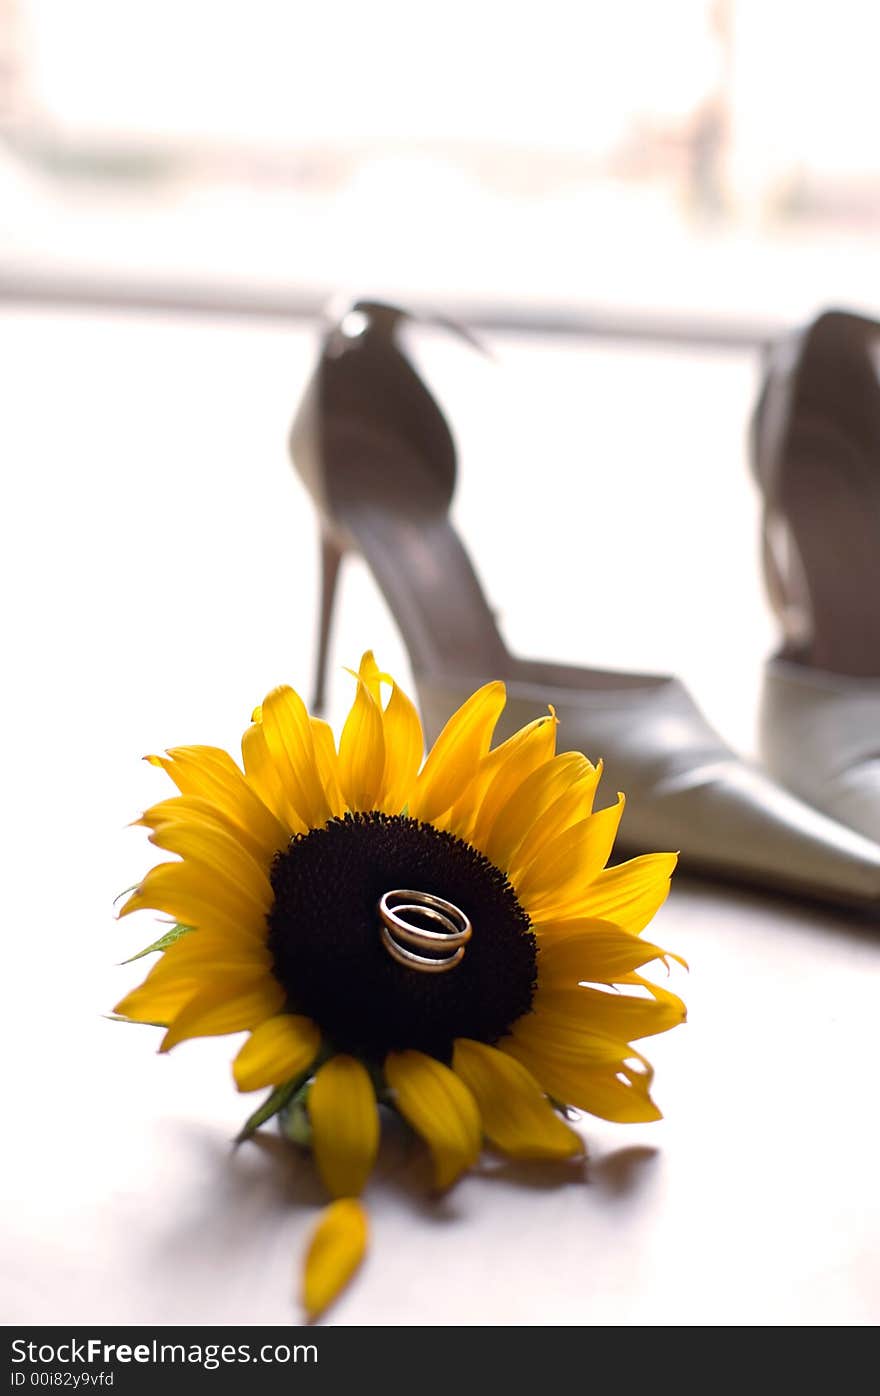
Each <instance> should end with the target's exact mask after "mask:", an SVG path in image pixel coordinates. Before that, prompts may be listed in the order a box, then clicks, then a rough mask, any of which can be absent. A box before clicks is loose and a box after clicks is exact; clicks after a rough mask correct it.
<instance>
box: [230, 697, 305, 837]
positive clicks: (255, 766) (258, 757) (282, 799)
mask: <svg viewBox="0 0 880 1396" xmlns="http://www.w3.org/2000/svg"><path fill="white" fill-rule="evenodd" d="M241 757H242V761H243V762H244V769H245V775H246V776H247V778H248V781H249V783H250V784H251V785H252V786H253V787H254V789H255V790H256V792H257V794H258V795H259V797H260V799H261V800H262V801H263V804H264V805H265V806H266V807H267V809H270V810H271V811H272V813H273V814H274V815H275V817H276V819H277V820H278V823H279V824H280V825H281V826H282V827H283V828H284V830H285V833H286V837H287V838H289V837H290V835H291V834H302V833H305V831H306V823H305V820H304V819H301V818H300V816H299V815H298V814H297V812H296V810H295V809H294V807H293V801H292V800H291V798H290V795H289V792H288V791H287V790H286V789H285V788H284V786H283V784H282V782H281V774H280V772H279V770H278V767H277V766H276V764H275V762H274V761H273V760H272V757H271V755H270V752H269V747H268V745H267V742H266V734H265V732H264V731H263V728H262V726H261V724H260V723H259V722H255V723H253V725H252V726H250V727H249V728H248V729H247V731H246V732H245V734H244V736H243V737H242V739H241ZM283 846H284V845H283V844H279V847H283Z"/></svg>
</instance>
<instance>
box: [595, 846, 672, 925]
mask: <svg viewBox="0 0 880 1396" xmlns="http://www.w3.org/2000/svg"><path fill="white" fill-rule="evenodd" d="M676 862H677V854H675V853H646V854H643V856H642V857H641V858H632V859H630V861H629V862H627V863H618V864H617V865H616V866H615V867H613V868H605V869H604V871H603V872H600V874H599V876H598V877H597V878H596V879H595V881H593V882H591V883H590V885H589V887H587V888H585V890H584V895H583V897H582V898H581V899H580V901H579V902H578V904H577V907H576V908H575V913H576V915H578V916H589V917H599V919H600V920H602V921H614V922H615V924H616V925H618V926H620V927H621V928H622V929H623V930H625V931H630V932H631V933H632V934H633V935H639V934H640V933H641V932H642V931H643V930H644V929H645V927H646V926H647V925H648V923H649V922H650V921H651V919H652V917H653V916H655V915H656V913H657V912H658V911H659V910H660V907H661V906H662V905H663V903H664V902H665V900H666V898H667V897H668V895H669V879H670V878H671V876H672V873H673V871H674V869H675V864H676Z"/></svg>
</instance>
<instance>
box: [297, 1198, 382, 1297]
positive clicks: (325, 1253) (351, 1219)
mask: <svg viewBox="0 0 880 1396" xmlns="http://www.w3.org/2000/svg"><path fill="white" fill-rule="evenodd" d="M367 1239H368V1226H367V1214H366V1211H365V1210H364V1208H363V1207H362V1206H361V1204H360V1202H358V1201H357V1199H356V1198H354V1197H343V1198H340V1199H339V1200H338V1201H337V1202H331V1204H330V1206H329V1207H326V1208H325V1209H324V1211H323V1212H322V1213H321V1217H320V1220H319V1222H318V1225H317V1227H316V1228H315V1230H314V1232H313V1233H312V1237H311V1240H310V1242H309V1248H308V1252H307V1254H306V1264H305V1275H304V1279H303V1297H302V1302H303V1307H304V1308H305V1311H306V1317H307V1319H308V1320H309V1322H310V1323H311V1322H312V1321H313V1320H314V1319H316V1318H319V1317H320V1316H321V1314H322V1313H323V1312H324V1310H325V1309H326V1308H327V1307H328V1305H330V1304H332V1302H333V1300H334V1299H335V1298H336V1296H337V1295H338V1294H339V1293H340V1291H341V1290H342V1289H344V1288H345V1286H346V1285H347V1284H348V1282H349V1280H350V1279H351V1277H352V1275H353V1274H354V1273H355V1271H356V1270H357V1268H358V1266H359V1265H360V1263H361V1261H362V1260H363V1258H364V1253H365V1251H366V1249H367Z"/></svg>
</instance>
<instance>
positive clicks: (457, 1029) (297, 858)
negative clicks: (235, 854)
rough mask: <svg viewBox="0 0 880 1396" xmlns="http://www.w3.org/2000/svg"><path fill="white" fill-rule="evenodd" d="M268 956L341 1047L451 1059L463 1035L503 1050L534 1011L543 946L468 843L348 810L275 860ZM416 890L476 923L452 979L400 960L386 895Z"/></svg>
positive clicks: (293, 997) (413, 823) (294, 1002)
mask: <svg viewBox="0 0 880 1396" xmlns="http://www.w3.org/2000/svg"><path fill="white" fill-rule="evenodd" d="M271 878H272V888H273V890H274V893H275V901H274V904H273V906H272V909H271V911H270V912H269V916H268V923H269V939H268V943H269V949H270V950H271V952H272V957H273V961H274V964H273V969H274V973H275V976H276V978H277V979H278V980H279V982H280V983H281V984H282V985H283V987H284V989H285V991H286V993H287V999H288V1007H289V1008H290V1010H291V1011H293V1012H295V1013H305V1014H307V1015H308V1017H310V1018H312V1019H313V1020H314V1021H315V1022H316V1023H317V1024H318V1026H319V1027H320V1028H322V1029H323V1031H324V1032H325V1034H326V1035H327V1037H328V1038H329V1039H330V1040H331V1042H332V1043H333V1044H334V1046H336V1047H337V1048H339V1049H341V1050H343V1051H349V1052H357V1053H362V1054H365V1055H367V1056H375V1057H381V1056H383V1055H384V1053H385V1052H387V1051H389V1050H394V1049H403V1048H407V1047H415V1048H418V1049H420V1050H421V1051H425V1052H430V1053H432V1054H433V1055H435V1056H438V1057H442V1058H445V1057H448V1056H449V1054H450V1053H451V1050H452V1042H453V1040H454V1039H455V1038H456V1037H472V1038H476V1039H477V1041H479V1042H490V1043H491V1042H497V1040H498V1038H500V1037H503V1036H504V1034H505V1033H506V1032H507V1031H508V1030H509V1028H510V1027H511V1026H512V1024H513V1023H514V1022H515V1021H516V1019H517V1018H519V1017H520V1016H521V1015H522V1014H523V1013H526V1012H528V1010H529V1008H530V1006H531V1002H532V995H533V993H534V989H535V983H536V942H535V937H534V935H533V933H532V930H531V925H530V922H529V918H528V916H527V915H526V913H525V912H524V911H523V909H522V907H521V906H520V904H519V902H518V901H517V899H516V895H515V893H514V891H513V888H512V887H511V885H510V883H509V882H508V880H507V878H506V877H505V876H504V874H503V873H502V872H500V871H499V870H498V868H496V867H494V866H493V864H492V863H490V862H489V860H488V859H487V858H485V857H484V856H483V854H482V853H478V852H477V850H476V849H475V848H472V847H471V846H470V844H468V843H465V842H464V840H462V839H459V838H456V837H455V835H454V834H449V833H445V832H443V831H442V830H439V829H435V828H433V826H432V825H430V824H422V823H420V822H419V821H418V820H416V819H409V818H407V817H406V816H404V815H385V814H377V813H372V814H353V815H352V814H347V815H346V816H345V818H344V819H334V820H331V822H330V823H329V824H328V825H326V826H325V827H324V828H323V829H312V830H310V832H309V833H308V834H300V835H298V836H297V837H296V838H294V839H293V840H292V841H291V843H290V845H289V847H288V848H287V849H285V850H284V852H282V853H279V854H277V855H276V858H275V861H274V863H273V864H272V872H271ZM393 888H414V889H417V890H418V891H420V892H426V893H429V894H431V895H432V896H435V897H442V898H444V900H446V901H449V902H452V903H453V904H454V905H455V906H457V907H460V908H461V910H462V911H463V912H464V913H465V915H466V916H467V917H469V919H470V921H471V923H472V925H473V935H472V936H471V939H470V941H469V942H468V944H467V950H466V953H465V955H464V957H463V959H462V960H461V963H460V964H457V965H455V966H454V968H452V969H451V970H449V971H448V972H446V973H442V974H428V973H422V972H420V971H419V970H417V969H413V968H411V967H409V966H406V965H402V964H400V963H398V961H397V960H395V959H394V958H393V957H392V956H391V955H389V953H388V951H387V950H386V948H385V946H384V945H383V943H382V938H381V933H380V932H381V921H380V917H379V912H378V902H379V898H380V897H381V896H382V894H383V893H384V892H388V891H390V890H391V889H393Z"/></svg>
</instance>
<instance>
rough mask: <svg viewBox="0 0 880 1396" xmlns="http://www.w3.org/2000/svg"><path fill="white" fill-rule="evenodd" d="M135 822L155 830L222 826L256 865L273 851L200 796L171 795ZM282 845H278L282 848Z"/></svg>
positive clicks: (266, 860) (264, 862)
mask: <svg viewBox="0 0 880 1396" xmlns="http://www.w3.org/2000/svg"><path fill="white" fill-rule="evenodd" d="M135 823H136V824H142V825H143V826H144V827H145V828H147V829H157V828H158V827H159V825H160V824H184V825H186V826H187V827H190V828H203V827H205V826H208V827H210V828H213V829H223V830H225V831H226V833H228V834H231V835H232V837H233V838H235V839H237V840H238V842H239V843H240V844H241V847H242V848H244V849H246V851H247V852H248V853H249V854H250V855H251V857H252V858H253V860H254V862H255V863H256V864H257V865H258V867H269V866H270V864H271V861H272V858H273V857H274V855H275V853H276V851H277V850H276V849H275V848H268V847H267V846H266V845H265V844H264V843H261V841H260V840H259V839H256V838H254V837H253V835H252V834H251V832H250V830H249V829H245V828H244V826H243V825H241V824H237V823H236V822H235V820H234V819H232V818H231V816H230V815H228V814H226V813H225V811H223V810H221V809H219V808H218V807H217V805H214V804H212V803H211V801H210V800H207V799H205V797H204V796H202V795H172V796H171V797H170V798H169V799H167V800H160V801H159V803H158V804H155V805H151V807H150V808H149V809H148V810H145V811H144V813H143V814H142V815H141V817H140V819H137V820H135ZM281 846H283V845H279V847H281Z"/></svg>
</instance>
